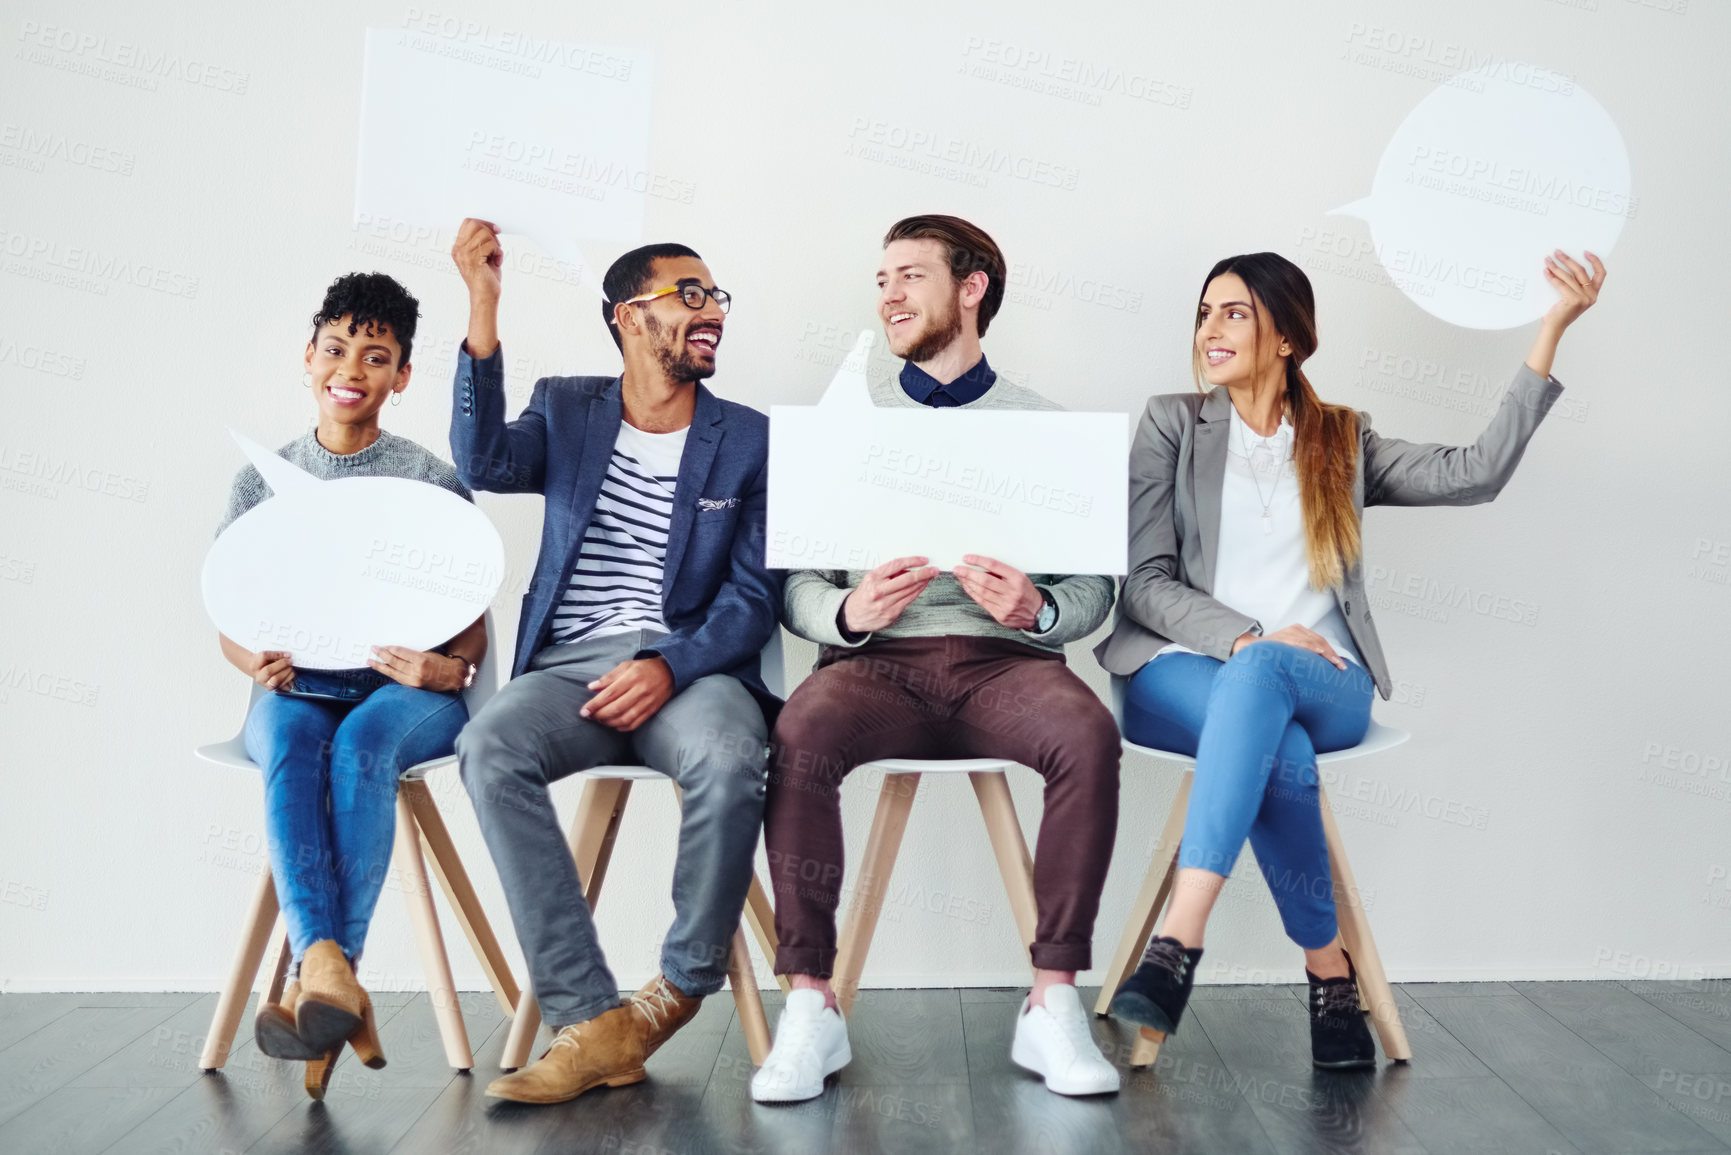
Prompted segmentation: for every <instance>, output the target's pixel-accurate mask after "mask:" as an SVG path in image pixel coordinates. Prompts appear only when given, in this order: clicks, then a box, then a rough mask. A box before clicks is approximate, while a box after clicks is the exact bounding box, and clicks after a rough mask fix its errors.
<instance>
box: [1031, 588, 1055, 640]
mask: <svg viewBox="0 0 1731 1155" xmlns="http://www.w3.org/2000/svg"><path fill="white" fill-rule="evenodd" d="M1040 601H1041V602H1043V603H1045V604H1043V605H1042V606H1041V607H1040V612H1039V614H1038V615H1036V616H1035V618H1034V632H1035V633H1036V634H1044V633H1047V632H1049V631H1050V630H1051V628H1052V627H1053V626H1055V625H1057V624H1058V603H1057V602H1055V601H1053V600H1052V591H1051V590H1048V589H1041V590H1040Z"/></svg>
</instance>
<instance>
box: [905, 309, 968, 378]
mask: <svg viewBox="0 0 1731 1155" xmlns="http://www.w3.org/2000/svg"><path fill="white" fill-rule="evenodd" d="M961 335H962V310H961V308H960V307H959V306H958V305H957V304H956V300H955V298H954V297H951V298H950V300H949V301H948V303H947V305H946V307H945V309H944V311H943V312H941V313H939V314H937V315H936V316H928V317H927V319H926V330H925V332H924V333H923V334H922V335H920V336H918V337H916V338H914V340H913V342H912V343H911V344H910V345H908V347H907V348H906V349H898V348H896V345H895V338H894V337H891V338H890V352H892V353H894V354H895V355H896V356H897V357H900V358H902V359H903V360H904V361H913V362H914V363H916V364H917V363H919V362H921V361H930V360H931V359H932V358H933V357H936V356H937V355H938V354H939V353H942V352H943V351H944V350H945V349H947V348H949V347H950V342H952V341H954V340H955V339H956V338H957V337H960V336H961Z"/></svg>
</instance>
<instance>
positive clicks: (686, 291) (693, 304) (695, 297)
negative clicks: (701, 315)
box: [619, 285, 733, 313]
mask: <svg viewBox="0 0 1731 1155" xmlns="http://www.w3.org/2000/svg"><path fill="white" fill-rule="evenodd" d="M674 293H678V294H679V299H680V300H681V301H683V302H685V307H686V308H687V309H701V308H703V302H704V301H705V300H713V301H714V302H715V304H716V306H717V307H718V308H719V309H720V310H721V311H722V312H723V313H725V312H727V310H728V309H730V308H732V307H733V298H732V297H731V296H730V295H728V292H727V290H726V289H706V288H704V287H703V286H702V285H672V286H670V287H668V288H665V289H657V290H656V291H655V292H653V293H644V294H643V295H641V296H637V297H632V298H631V299H630V300H629V301H621V302H619V303H620V304H621V305H640V304H642V303H643V302H645V301H654V300H657V299H659V298H661V297H670V296H672V295H673V294H674Z"/></svg>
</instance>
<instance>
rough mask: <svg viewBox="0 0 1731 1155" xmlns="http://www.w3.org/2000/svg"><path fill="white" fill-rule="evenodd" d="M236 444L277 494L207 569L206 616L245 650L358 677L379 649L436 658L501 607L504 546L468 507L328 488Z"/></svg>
mask: <svg viewBox="0 0 1731 1155" xmlns="http://www.w3.org/2000/svg"><path fill="white" fill-rule="evenodd" d="M235 440H236V441H238V442H239V443H240V445H241V448H242V449H243V450H245V451H246V455H247V458H248V459H249V460H250V461H251V462H252V463H253V465H254V467H255V468H257V469H258V471H259V473H260V475H262V476H263V477H264V480H265V483H266V484H267V485H269V486H270V488H271V491H272V496H271V497H270V498H269V499H268V500H266V501H263V502H261V503H259V504H258V505H256V506H254V507H253V508H252V509H250V510H248V511H247V512H246V513H244V514H242V515H241V516H240V517H238V518H236V519H235V521H234V523H233V524H232V525H230V526H229V527H228V528H227V529H226V530H224V531H223V533H222V536H221V537H219V538H217V539H216V542H215V544H214V545H212V546H211V548H210V553H209V554H207V555H206V556H205V559H204V573H203V577H202V585H203V590H204V606H205V610H206V612H208V613H209V614H210V618H211V621H213V622H214V623H216V628H217V629H218V630H220V631H221V632H222V633H223V634H225V635H227V636H228V637H229V638H231V639H233V641H234V642H235V643H236V644H238V645H240V646H243V647H245V648H246V649H248V650H251V651H254V653H255V654H258V655H260V656H261V657H262V656H263V655H265V654H267V653H270V652H273V651H280V652H284V653H286V654H288V655H289V657H290V659H291V660H292V664H293V665H294V666H299V667H301V668H303V669H309V670H333V669H357V668H360V667H364V666H367V665H368V664H369V659H370V658H371V653H370V651H371V648H372V647H374V646H399V647H403V648H405V649H407V650H416V651H424V650H430V649H431V648H432V647H434V646H436V645H439V644H441V643H443V642H445V641H446V640H448V639H450V638H452V637H454V636H455V635H456V634H457V633H459V632H460V631H462V630H463V629H464V627H466V626H468V625H470V624H471V623H472V622H474V620H475V619H476V618H478V617H479V616H480V615H481V614H482V613H483V612H484V611H485V610H486V608H487V606H488V605H489V604H490V603H491V602H492V600H493V595H494V594H495V593H497V592H498V589H499V584H500V582H501V581H502V580H503V579H504V572H505V547H504V543H503V542H502V541H501V540H500V539H499V532H498V530H496V529H494V528H493V523H492V522H490V521H488V520H487V516H486V514H484V513H482V512H481V511H480V510H478V509H476V508H475V507H474V506H473V505H471V504H470V503H469V502H467V501H464V500H463V499H462V498H461V497H458V496H457V495H456V494H454V493H451V492H449V491H447V490H443V489H440V488H439V487H438V486H435V485H428V484H426V483H424V482H420V481H410V480H408V479H406V478H400V477H345V478H339V479H337V480H334V481H321V480H319V479H318V478H316V477H313V476H312V475H311V474H309V473H307V472H306V471H305V470H302V469H300V468H299V467H297V466H295V465H291V464H290V463H289V462H287V461H284V460H283V459H282V458H280V457H278V456H277V455H276V454H274V453H272V452H270V451H269V450H268V449H266V448H264V447H263V446H262V445H259V444H257V443H255V442H252V441H249V440H247V439H246V438H244V437H241V436H240V435H238V434H236V435H235ZM280 660H281V659H280V658H273V659H271V662H272V663H275V662H280ZM291 672H292V671H291ZM260 673H266V674H268V666H267V665H266V664H263V663H261V665H260V669H259V671H255V675H254V676H255V679H256V678H257V677H258V676H259V674H260ZM281 673H282V671H280V670H279V671H278V675H279V676H280V674H281ZM411 673H412V671H411ZM393 676H395V675H393ZM399 680H401V679H399ZM261 684H263V683H262V682H261ZM272 688H276V689H281V688H283V685H282V683H281V682H279V683H278V685H277V686H275V687H272Z"/></svg>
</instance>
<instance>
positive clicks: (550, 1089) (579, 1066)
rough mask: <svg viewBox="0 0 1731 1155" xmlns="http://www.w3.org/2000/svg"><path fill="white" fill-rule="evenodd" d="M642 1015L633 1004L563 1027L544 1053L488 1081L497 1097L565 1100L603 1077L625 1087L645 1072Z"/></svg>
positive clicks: (612, 1084) (491, 1094) (490, 1092)
mask: <svg viewBox="0 0 1731 1155" xmlns="http://www.w3.org/2000/svg"><path fill="white" fill-rule="evenodd" d="M642 1022H643V1020H642V1017H641V1016H640V1015H639V1013H638V1011H637V1009H636V1007H635V1005H634V1004H631V1003H626V1004H623V1005H621V1006H617V1007H614V1008H613V1009H612V1010H610V1011H603V1012H602V1013H601V1014H599V1015H596V1016H595V1017H594V1018H592V1019H588V1020H585V1021H584V1022H581V1023H573V1024H571V1025H570V1026H568V1027H562V1028H560V1030H559V1032H558V1033H557V1034H555V1035H554V1036H553V1045H552V1046H551V1047H548V1048H547V1051H546V1053H545V1054H543V1055H542V1056H541V1057H540V1058H539V1059H536V1060H535V1061H534V1062H533V1063H530V1064H529V1065H528V1066H527V1067H524V1068H523V1069H522V1070H521V1071H514V1072H512V1073H511V1074H509V1075H506V1076H504V1077H503V1078H499V1079H494V1080H493V1081H492V1082H491V1083H489V1084H488V1085H487V1095H488V1097H489V1098H493V1099H510V1100H512V1101H513V1102H517V1103H563V1102H565V1101H566V1100H567V1099H575V1098H576V1097H577V1096H579V1095H581V1094H582V1093H583V1092H585V1091H587V1090H589V1089H590V1088H592V1087H599V1086H600V1085H602V1084H603V1083H605V1084H606V1085H607V1086H609V1087H624V1086H627V1085H629V1084H631V1083H641V1082H642V1081H643V1078H644V1072H643V1060H644V1059H645V1058H646V1057H647V1056H646V1055H645V1053H644V1050H643V1029H642Z"/></svg>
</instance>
